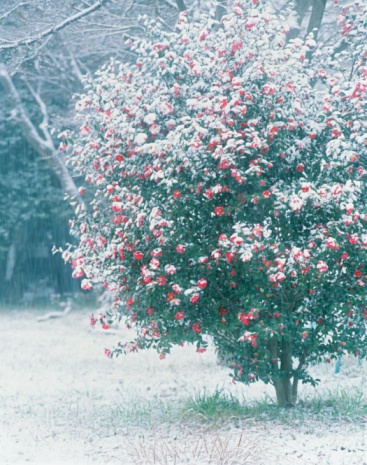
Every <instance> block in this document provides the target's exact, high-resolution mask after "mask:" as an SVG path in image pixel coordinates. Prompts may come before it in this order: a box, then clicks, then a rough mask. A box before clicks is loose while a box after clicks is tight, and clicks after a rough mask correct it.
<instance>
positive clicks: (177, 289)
mask: <svg viewBox="0 0 367 465" xmlns="http://www.w3.org/2000/svg"><path fill="white" fill-rule="evenodd" d="M172 289H173V290H174V291H175V292H176V294H181V291H182V287H181V286H179V285H178V284H173V285H172Z"/></svg>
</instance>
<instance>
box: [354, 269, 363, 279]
mask: <svg viewBox="0 0 367 465" xmlns="http://www.w3.org/2000/svg"><path fill="white" fill-rule="evenodd" d="M354 276H355V277H356V278H362V276H363V273H362V271H361V270H356V271H355V272H354Z"/></svg>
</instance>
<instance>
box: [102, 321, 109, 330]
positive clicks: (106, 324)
mask: <svg viewBox="0 0 367 465" xmlns="http://www.w3.org/2000/svg"><path fill="white" fill-rule="evenodd" d="M102 329H110V325H109V324H108V323H106V322H104V323H103V324H102Z"/></svg>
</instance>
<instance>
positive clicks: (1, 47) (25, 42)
mask: <svg viewBox="0 0 367 465" xmlns="http://www.w3.org/2000/svg"><path fill="white" fill-rule="evenodd" d="M107 1H108V0H98V1H97V2H95V3H94V4H93V5H91V6H90V7H89V8H85V9H84V10H81V11H79V12H78V13H76V14H75V15H73V16H69V17H68V18H66V19H65V20H64V21H62V22H61V23H59V24H55V25H53V26H51V27H49V28H47V29H46V30H45V31H43V32H40V33H39V34H37V35H34V36H31V37H27V38H25V39H19V40H16V41H13V42H10V43H8V44H4V45H0V51H2V50H9V49H13V48H17V47H19V46H22V45H31V44H33V43H35V42H38V41H39V40H41V39H44V38H45V37H47V36H49V35H51V34H55V33H56V32H58V31H61V30H62V29H64V28H65V27H67V26H69V25H70V24H72V23H74V22H76V21H78V20H79V19H81V18H83V17H84V16H87V15H89V14H91V13H93V12H94V11H96V10H98V9H99V8H101V6H102V5H103V4H104V3H106V2H107Z"/></svg>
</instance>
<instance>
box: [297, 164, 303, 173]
mask: <svg viewBox="0 0 367 465" xmlns="http://www.w3.org/2000/svg"><path fill="white" fill-rule="evenodd" d="M304 169H305V165H303V164H302V163H299V164H298V165H297V166H296V170H297V171H298V172H299V173H302V172H303V170H304Z"/></svg>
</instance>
